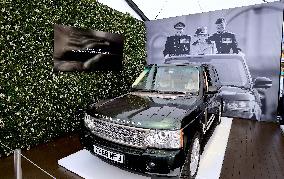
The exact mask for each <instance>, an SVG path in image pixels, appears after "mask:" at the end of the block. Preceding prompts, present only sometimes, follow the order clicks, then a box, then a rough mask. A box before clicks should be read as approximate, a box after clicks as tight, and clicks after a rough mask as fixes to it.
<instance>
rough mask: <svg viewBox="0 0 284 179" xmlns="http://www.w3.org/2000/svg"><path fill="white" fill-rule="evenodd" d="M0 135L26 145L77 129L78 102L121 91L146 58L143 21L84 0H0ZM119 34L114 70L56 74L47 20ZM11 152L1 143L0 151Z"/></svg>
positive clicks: (7, 141)
mask: <svg viewBox="0 0 284 179" xmlns="http://www.w3.org/2000/svg"><path fill="white" fill-rule="evenodd" d="M0 6H1V7H0V8H1V15H0V23H1V24H0V27H1V33H0V49H1V54H0V142H1V143H3V144H5V145H7V146H8V147H10V148H12V149H15V148H23V149H25V148H30V147H32V146H35V145H37V144H39V143H42V142H47V141H49V140H50V139H52V138H54V137H56V136H60V135H63V134H64V133H67V132H72V131H76V130H78V129H79V121H80V120H81V116H82V114H83V112H82V110H81V109H85V107H86V105H87V104H89V103H90V102H91V100H92V99H93V100H94V101H98V100H99V99H106V98H112V97H115V96H118V95H121V94H123V93H126V92H127V91H128V90H129V88H130V85H131V84H132V82H133V81H134V80H135V78H136V77H137V76H138V75H139V73H140V72H141V70H142V69H143V66H144V64H145V56H146V55H145V27H144V23H143V22H142V21H138V20H136V19H134V18H132V17H131V16H130V15H129V14H123V13H120V12H118V11H115V10H113V9H111V8H109V7H107V6H104V5H102V4H100V3H98V2H95V1H91V0H80V1H77V0H69V1H67V0H66V1H65V0H64V1H56V3H55V1H54V2H53V1H50V0H33V1H22V0H5V1H2V2H1V4H0ZM55 23H56V24H63V25H68V26H75V27H82V28H89V29H94V30H99V31H105V32H112V33H119V34H123V35H124V38H125V41H124V42H125V45H124V56H123V57H124V59H123V65H124V67H123V70H122V71H121V72H112V71H108V72H94V73H78V72H73V73H68V72H67V73H62V72H61V73H57V74H54V73H53V72H52V68H53V60H52V54H53V43H54V41H53V38H54V36H53V24H55ZM11 152H12V151H10V150H8V149H6V148H4V147H2V146H0V156H5V155H9V154H11Z"/></svg>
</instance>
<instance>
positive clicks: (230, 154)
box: [0, 119, 284, 179]
mask: <svg viewBox="0 0 284 179" xmlns="http://www.w3.org/2000/svg"><path fill="white" fill-rule="evenodd" d="M81 149H82V146H81V144H80V142H79V137H78V135H76V134H75V135H72V136H64V137H61V138H59V139H56V140H54V141H52V142H50V143H47V144H41V145H38V146H37V147H34V148H32V149H31V150H29V151H23V152H22V153H23V154H24V155H25V156H27V157H28V158H29V159H31V160H32V161H34V162H35V163H37V164H38V165H39V166H41V167H42V168H43V169H45V170H46V171H47V172H48V173H50V174H51V175H53V176H55V177H56V178H74V179H81V178H80V177H79V176H77V175H75V174H73V173H71V172H69V171H67V170H66V169H64V168H62V167H60V166H58V164H57V160H59V159H61V158H63V157H66V156H68V155H70V154H72V153H74V152H76V151H79V150H81ZM13 167H14V166H13V156H10V157H2V158H0V179H10V178H14V175H13V170H14V168H13ZM22 170H23V178H29V179H30V178H31V179H33V178H40V179H45V178H50V177H49V176H48V175H46V174H44V173H43V172H41V171H40V170H39V169H37V168H36V167H35V166H33V165H32V164H30V163H29V162H27V161H26V160H25V159H22ZM220 178H221V179H284V135H282V134H281V130H280V128H279V126H278V125H276V124H274V123H266V122H257V121H250V120H242V119H234V120H233V123H232V127H231V131H230V135H229V140H228V144H227V149H226V153H225V158H224V162H223V167H222V171H221V174H220Z"/></svg>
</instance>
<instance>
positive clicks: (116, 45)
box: [53, 24, 124, 72]
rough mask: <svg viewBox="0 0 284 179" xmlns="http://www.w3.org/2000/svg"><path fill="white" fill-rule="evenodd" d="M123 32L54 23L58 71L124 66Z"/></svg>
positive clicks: (55, 70)
mask: <svg viewBox="0 0 284 179" xmlns="http://www.w3.org/2000/svg"><path fill="white" fill-rule="evenodd" d="M123 40H124V37H123V36H122V35H120V34H115V33H108V32H101V31H95V30H91V29H82V28H77V27H70V26H65V25H59V24H55V25H54V54H53V60H54V67H53V71H54V72H59V71H63V72H72V71H81V72H82V71H86V72H92V71H99V70H112V71H119V70H121V69H122V57H123Z"/></svg>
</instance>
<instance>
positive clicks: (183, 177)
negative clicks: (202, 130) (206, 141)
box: [179, 132, 201, 179]
mask: <svg viewBox="0 0 284 179" xmlns="http://www.w3.org/2000/svg"><path fill="white" fill-rule="evenodd" d="M200 142H201V141H200V134H199V133H198V132H196V133H195V135H194V137H193V139H192V141H191V143H190V146H189V149H188V153H187V156H186V159H185V161H184V164H183V166H182V167H181V173H180V177H179V178H180V179H194V178H195V177H196V175H197V172H198V167H199V162H200V154H201V143H200Z"/></svg>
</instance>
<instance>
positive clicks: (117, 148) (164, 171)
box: [80, 127, 185, 176]
mask: <svg viewBox="0 0 284 179" xmlns="http://www.w3.org/2000/svg"><path fill="white" fill-rule="evenodd" d="M80 139H81V143H82V145H83V146H84V148H86V149H87V150H89V151H90V152H91V153H92V154H94V155H96V154H95V153H94V145H96V146H98V147H100V148H103V149H105V150H108V151H112V152H116V153H119V154H123V155H124V163H123V164H121V163H117V162H114V161H111V160H109V159H106V158H104V157H101V156H99V155H96V156H97V157H99V158H101V159H102V160H104V161H106V162H108V163H111V164H113V165H116V166H118V167H121V168H125V169H128V170H134V171H136V172H139V173H145V174H149V175H166V176H178V175H179V174H180V173H179V172H180V169H179V168H180V167H181V166H182V164H183V163H184V159H185V155H184V152H183V150H180V149H174V150H161V149H139V148H134V147H129V146H124V145H121V144H117V143H114V142H111V141H107V140H105V139H102V138H100V137H97V136H95V135H94V134H92V133H91V132H90V131H89V130H88V129H87V128H86V127H84V128H83V130H82V133H81V137H80ZM153 164H154V165H153Z"/></svg>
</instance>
